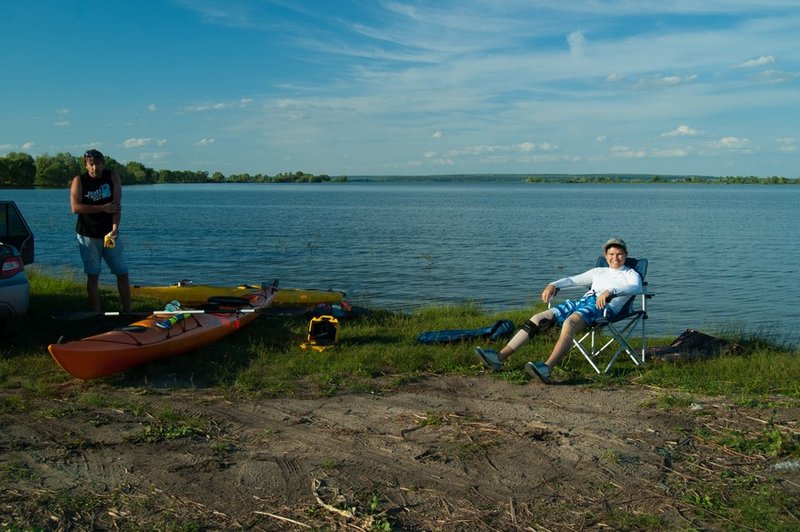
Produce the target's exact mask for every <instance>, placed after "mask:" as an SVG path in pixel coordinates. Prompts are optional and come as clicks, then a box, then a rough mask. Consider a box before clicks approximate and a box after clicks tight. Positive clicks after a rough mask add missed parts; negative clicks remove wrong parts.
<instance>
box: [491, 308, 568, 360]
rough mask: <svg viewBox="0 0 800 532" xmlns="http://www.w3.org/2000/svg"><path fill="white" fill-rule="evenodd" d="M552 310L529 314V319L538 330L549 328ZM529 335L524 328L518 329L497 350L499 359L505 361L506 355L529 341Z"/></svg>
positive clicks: (552, 317) (509, 354)
mask: <svg viewBox="0 0 800 532" xmlns="http://www.w3.org/2000/svg"><path fill="white" fill-rule="evenodd" d="M553 319H554V316H553V312H552V311H551V310H549V309H548V310H545V311H544V312H540V313H538V314H534V315H533V316H531V319H530V321H531V322H533V323H534V324H535V326H536V327H537V329H538V330H544V329H549V328H550V326H552V323H553ZM530 340H531V337H530V335H529V334H528V331H526V330H525V329H520V330H519V331H517V333H516V334H515V335H514V336H513V337H512V338H511V340H509V341H508V343H507V344H506V345H505V346H504V347H503V348H502V349H501V350H500V351H498V353H497V354H498V356H499V358H500V361H505V360H506V359H507V358H508V357H510V356H511V355H512V353H514V351H516V350H517V349H519V348H520V347H522V346H523V345H525V344H527V343H528V342H530Z"/></svg>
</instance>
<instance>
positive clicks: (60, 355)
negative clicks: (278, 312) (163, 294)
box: [47, 287, 276, 380]
mask: <svg viewBox="0 0 800 532" xmlns="http://www.w3.org/2000/svg"><path fill="white" fill-rule="evenodd" d="M275 290H276V289H275V288H274V287H268V288H263V289H261V290H258V291H256V292H253V293H251V294H248V295H247V296H245V297H244V298H243V299H245V300H246V301H247V304H245V305H244V306H242V307H238V308H235V307H230V308H214V309H213V310H208V311H206V310H202V311H192V310H188V311H186V313H181V312H180V311H178V312H164V313H160V312H155V313H154V314H152V315H150V316H148V317H146V318H144V319H142V320H140V321H137V322H134V323H132V324H130V325H129V326H127V327H120V328H119V329H115V330H113V331H108V332H105V333H102V334H97V335H95V336H88V337H86V338H83V339H81V340H75V341H72V342H66V343H63V344H52V345H50V346H48V348H47V350H48V351H50V354H51V355H52V357H53V359H54V360H55V361H56V362H57V363H58V365H59V366H61V368H62V369H64V370H65V371H67V372H68V373H69V374H71V375H72V376H74V377H77V378H79V379H84V380H87V379H95V378H97V377H104V376H106V375H111V374H112V373H117V372H120V371H125V370H127V369H129V368H132V367H134V366H138V365H140V364H144V363H145V362H150V361H151V360H156V359H159V358H164V357H169V356H175V355H180V354H183V353H187V352H189V351H192V350H193V349H197V348H198V347H202V346H205V345H208V344H211V343H213V342H216V341H218V340H220V339H222V338H224V337H225V336H228V335H229V334H231V333H234V332H236V331H238V330H239V329H241V328H242V327H244V326H245V325H247V324H248V323H250V322H251V321H253V320H255V319H256V318H257V317H258V316H260V313H259V311H260V310H262V309H265V308H267V307H269V306H270V305H271V304H272V300H273V299H274V297H275Z"/></svg>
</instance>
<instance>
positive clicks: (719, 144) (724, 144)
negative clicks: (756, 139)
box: [711, 137, 750, 150]
mask: <svg viewBox="0 0 800 532" xmlns="http://www.w3.org/2000/svg"><path fill="white" fill-rule="evenodd" d="M711 146H712V147H714V148H717V149H721V150H745V149H748V148H749V147H750V139H746V138H740V137H722V138H721V139H719V140H716V141H714V142H712V143H711Z"/></svg>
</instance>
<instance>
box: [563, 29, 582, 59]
mask: <svg viewBox="0 0 800 532" xmlns="http://www.w3.org/2000/svg"><path fill="white" fill-rule="evenodd" d="M567 43H568V44H569V53H570V55H573V56H581V55H583V47H584V45H585V44H586V37H584V36H583V32H580V31H573V32H572V33H570V34H569V35H568V36H567Z"/></svg>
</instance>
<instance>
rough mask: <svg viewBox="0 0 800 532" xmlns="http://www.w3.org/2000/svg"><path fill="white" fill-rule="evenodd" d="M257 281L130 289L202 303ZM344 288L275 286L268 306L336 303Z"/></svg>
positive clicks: (242, 293) (251, 287)
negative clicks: (323, 288)
mask: <svg viewBox="0 0 800 532" xmlns="http://www.w3.org/2000/svg"><path fill="white" fill-rule="evenodd" d="M261 289H262V287H261V285H255V284H241V285H239V286H232V287H225V286H212V285H206V284H194V283H193V282H192V281H188V280H183V281H180V282H178V283H176V284H171V285H168V286H140V285H134V286H133V287H132V288H131V292H132V294H133V295H134V296H147V297H154V298H156V299H158V300H160V301H162V302H164V303H167V302H169V301H172V300H173V299H176V300H178V301H180V303H181V305H183V306H184V307H191V306H196V305H202V304H203V303H205V302H207V301H208V298H210V297H220V296H223V297H246V296H247V295H248V294H252V293H253V292H258V291H259V290H261ZM344 296H345V294H344V292H339V291H336V290H307V289H303V288H279V289H278V291H277V292H276V293H275V297H274V299H273V300H272V306H273V307H276V306H283V307H303V306H309V307H310V306H314V305H319V304H330V305H338V304H341V302H342V301H343V300H344Z"/></svg>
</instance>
